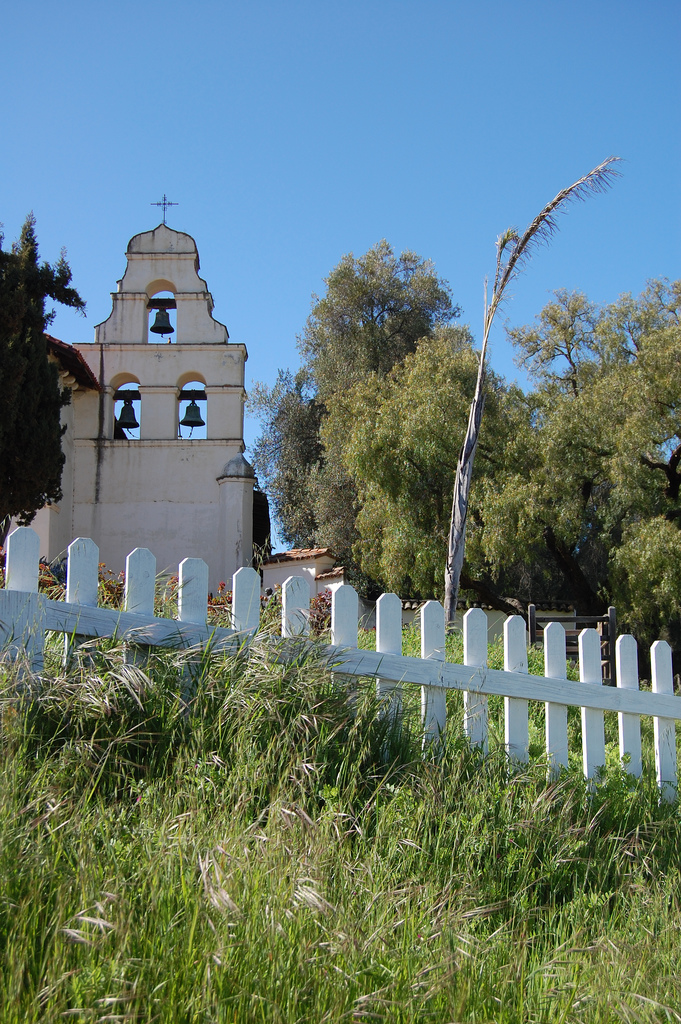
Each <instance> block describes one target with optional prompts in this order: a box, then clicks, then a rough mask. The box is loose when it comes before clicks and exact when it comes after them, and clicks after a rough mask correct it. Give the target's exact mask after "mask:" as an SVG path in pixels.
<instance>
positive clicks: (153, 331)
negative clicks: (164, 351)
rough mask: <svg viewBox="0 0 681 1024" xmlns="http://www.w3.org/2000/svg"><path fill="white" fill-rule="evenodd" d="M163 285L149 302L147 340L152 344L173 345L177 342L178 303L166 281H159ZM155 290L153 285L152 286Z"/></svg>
mask: <svg viewBox="0 0 681 1024" xmlns="http://www.w3.org/2000/svg"><path fill="white" fill-rule="evenodd" d="M156 284H161V285H163V287H162V288H160V289H158V290H156V291H154V293H153V294H152V295H151V297H150V298H149V301H148V302H147V310H148V315H149V323H148V328H149V330H148V332H147V339H148V340H149V342H151V344H157V345H160V344H167V345H169V344H171V343H172V342H173V341H177V333H176V332H177V303H176V301H175V296H174V294H173V292H172V291H169V290H168V289H167V288H166V287H165V285H166V284H168V282H166V281H163V282H161V281H158V282H156ZM151 287H152V288H153V285H152V286H151Z"/></svg>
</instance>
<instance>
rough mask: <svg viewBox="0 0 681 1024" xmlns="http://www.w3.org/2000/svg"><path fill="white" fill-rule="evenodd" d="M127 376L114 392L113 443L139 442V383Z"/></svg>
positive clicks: (140, 418) (140, 409)
mask: <svg viewBox="0 0 681 1024" xmlns="http://www.w3.org/2000/svg"><path fill="white" fill-rule="evenodd" d="M126 376H128V378H129V379H128V380H126V381H124V382H123V383H121V384H119V385H118V387H117V388H116V390H115V392H114V429H113V436H114V441H139V438H140V426H141V423H142V398H141V395H140V392H139V381H138V380H136V379H134V378H131V375H129V374H128V375H126Z"/></svg>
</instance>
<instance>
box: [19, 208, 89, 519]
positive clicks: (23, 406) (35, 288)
mask: <svg viewBox="0 0 681 1024" xmlns="http://www.w3.org/2000/svg"><path fill="white" fill-rule="evenodd" d="M2 242H3V237H2V235H0V395H1V396H2V401H1V402H0V539H2V537H3V535H4V531H6V530H7V528H8V526H9V519H10V517H11V516H15V517H17V519H18V520H19V522H20V523H22V524H26V523H29V522H30V521H31V520H32V519H33V517H34V515H35V513H36V512H37V510H38V509H39V508H42V506H43V505H44V504H45V503H46V502H50V501H55V502H56V501H59V500H60V498H61V497H62V491H61V474H62V468H63V465H64V455H63V453H62V450H61V436H62V433H63V430H62V427H61V423H60V410H61V408H62V406H63V405H66V404H68V402H69V400H70V392H69V390H68V389H65V390H62V389H61V388H60V386H59V376H58V372H57V368H56V366H55V365H54V364H52V363H50V362H49V361H48V357H47V340H46V338H45V329H46V328H47V326H48V325H49V324H50V323H51V321H52V320H53V318H54V315H55V314H54V310H53V311H51V312H47V311H46V309H45V302H46V300H47V299H48V298H50V299H54V300H55V301H56V302H60V303H62V305H65V306H71V307H73V308H75V309H78V310H81V311H83V310H84V309H85V303H84V302H83V300H82V299H81V297H80V295H79V294H78V292H77V291H76V290H75V288H71V287H69V285H70V283H71V270H70V268H69V265H68V263H67V262H66V257H65V254H64V252H63V251H62V254H61V256H60V258H59V260H58V262H57V263H56V264H55V265H54V266H52V265H50V264H49V263H40V262H39V258H38V243H37V241H36V236H35V218H34V216H33V214H32V213H31V214H29V216H28V217H27V218H26V222H25V223H24V226H23V228H22V230H21V237H20V238H19V241H18V242H15V243H14V244H13V245H12V248H11V250H9V251H4V250H3V248H2ZM3 526H4V530H3Z"/></svg>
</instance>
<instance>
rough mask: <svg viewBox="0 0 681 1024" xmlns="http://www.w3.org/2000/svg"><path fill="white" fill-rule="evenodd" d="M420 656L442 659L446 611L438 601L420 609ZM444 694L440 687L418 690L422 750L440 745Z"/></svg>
mask: <svg viewBox="0 0 681 1024" xmlns="http://www.w3.org/2000/svg"><path fill="white" fill-rule="evenodd" d="M421 657H422V658H429V659H430V660H431V661H444V660H445V612H444V608H443V607H442V605H441V604H440V602H439V601H426V603H425V604H424V606H423V608H422V609H421ZM446 696H447V691H446V690H445V689H443V687H441V686H422V687H421V721H422V724H423V749H424V751H425V750H428V748H429V747H430V746H431V745H432V746H433V747H435V748H437V747H439V746H441V743H442V739H443V737H444V732H445V727H446V725H447V702H446Z"/></svg>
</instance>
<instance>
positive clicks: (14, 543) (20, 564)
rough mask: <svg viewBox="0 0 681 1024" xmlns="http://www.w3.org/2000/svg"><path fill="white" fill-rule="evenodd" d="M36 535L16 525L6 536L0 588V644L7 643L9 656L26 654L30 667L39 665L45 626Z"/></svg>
mask: <svg viewBox="0 0 681 1024" xmlns="http://www.w3.org/2000/svg"><path fill="white" fill-rule="evenodd" d="M39 571H40V538H39V537H38V534H37V533H36V532H35V530H32V529H31V527H30V526H18V527H17V528H16V530H12V532H11V533H10V535H9V537H8V538H7V555H6V560H5V589H4V590H3V591H0V598H1V601H0V609H1V611H0V646H3V645H4V644H7V643H11V647H10V657H11V658H12V660H15V659H16V658H17V657H20V656H21V655H22V654H23V653H25V654H26V657H27V659H28V663H29V666H30V668H31V669H32V670H33V671H34V672H40V671H42V668H43V658H44V649H45V628H44V624H43V614H42V611H41V607H40V601H39V599H38V574H39Z"/></svg>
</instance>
